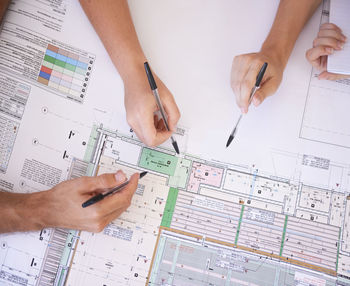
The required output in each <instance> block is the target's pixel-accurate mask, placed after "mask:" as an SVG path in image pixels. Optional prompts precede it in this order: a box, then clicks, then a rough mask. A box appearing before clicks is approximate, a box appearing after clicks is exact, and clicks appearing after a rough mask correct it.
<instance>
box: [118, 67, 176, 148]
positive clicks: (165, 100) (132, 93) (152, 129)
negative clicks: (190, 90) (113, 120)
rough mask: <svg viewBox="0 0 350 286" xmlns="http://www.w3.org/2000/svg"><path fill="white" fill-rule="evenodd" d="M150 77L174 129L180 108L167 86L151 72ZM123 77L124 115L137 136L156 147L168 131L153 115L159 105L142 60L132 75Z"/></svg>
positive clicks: (163, 140) (161, 121)
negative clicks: (152, 78) (155, 85)
mask: <svg viewBox="0 0 350 286" xmlns="http://www.w3.org/2000/svg"><path fill="white" fill-rule="evenodd" d="M153 76H154V79H155V81H156V83H157V87H158V91H159V94H160V98H161V100H162V104H163V107H164V109H165V111H166V114H167V116H168V123H169V128H170V130H174V129H175V128H176V124H177V122H178V120H179V118H180V111H179V109H178V107H177V105H176V102H175V99H174V97H173V95H172V94H171V92H170V91H169V89H168V88H167V87H166V86H165V84H164V83H163V82H162V81H161V80H160V79H159V78H158V77H157V75H156V74H155V73H153ZM123 80H124V89H125V109H126V118H127V121H128V124H129V126H130V127H131V128H132V129H133V130H134V132H135V134H136V135H137V137H138V138H139V139H140V140H141V141H142V142H143V143H145V144H146V145H147V146H150V147H154V146H158V145H160V144H162V143H163V142H165V141H166V140H168V139H169V138H170V136H171V135H172V132H170V131H168V130H166V128H165V125H164V123H163V120H162V119H161V118H158V117H156V116H154V113H155V112H156V111H157V110H159V108H158V105H157V102H156V100H155V98H154V96H153V94H152V90H151V89H150V85H149V82H148V80H147V76H146V73H145V69H144V65H143V62H141V63H140V65H139V66H138V67H137V71H135V75H134V74H133V75H130V76H129V77H125V78H124V79H123Z"/></svg>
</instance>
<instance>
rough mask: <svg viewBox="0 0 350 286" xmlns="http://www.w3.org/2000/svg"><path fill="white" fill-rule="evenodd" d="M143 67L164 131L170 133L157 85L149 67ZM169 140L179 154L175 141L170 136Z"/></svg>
mask: <svg viewBox="0 0 350 286" xmlns="http://www.w3.org/2000/svg"><path fill="white" fill-rule="evenodd" d="M144 66H145V71H146V74H147V78H148V82H149V85H150V86H151V89H152V92H153V95H154V97H155V99H156V101H157V105H158V107H159V110H160V114H161V115H162V118H163V120H164V124H165V127H166V129H167V130H168V131H170V128H169V124H168V119H167V116H166V114H165V110H164V107H163V104H162V102H161V101H160V97H159V94H158V89H157V84H156V82H155V80H154V78H153V75H152V72H151V69H150V67H149V65H148V62H145V63H144ZM170 138H171V144H173V147H174V149H175V151H176V153H177V154H180V151H179V146H178V145H177V142H176V140H175V139H174V137H173V136H171V137H170Z"/></svg>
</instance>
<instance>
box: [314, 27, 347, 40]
mask: <svg viewBox="0 0 350 286" xmlns="http://www.w3.org/2000/svg"><path fill="white" fill-rule="evenodd" d="M317 37H318V38H333V39H336V40H338V41H341V42H345V41H346V37H345V36H344V35H343V34H342V33H341V32H339V31H337V30H326V29H324V30H320V31H319V32H318V34H317Z"/></svg>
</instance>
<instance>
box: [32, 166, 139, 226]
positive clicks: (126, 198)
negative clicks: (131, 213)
mask: <svg viewBox="0 0 350 286" xmlns="http://www.w3.org/2000/svg"><path fill="white" fill-rule="evenodd" d="M138 178H139V175H138V174H134V175H132V176H131V178H130V182H129V184H128V185H127V186H126V187H125V188H124V189H122V190H121V191H120V192H118V193H116V194H113V195H111V196H108V197H106V198H104V199H103V200H102V201H100V202H98V203H95V204H93V205H91V206H89V207H86V208H83V207H82V206H81V205H82V203H83V202H85V201H87V200H88V199H90V198H91V197H92V196H94V195H96V194H98V193H100V192H104V191H105V189H106V188H113V187H115V186H117V185H120V184H121V183H123V182H125V180H126V176H125V174H124V173H123V172H122V171H118V172H117V173H116V174H103V175H100V176H97V177H80V178H77V179H73V180H69V181H65V182H62V183H60V184H58V185H57V186H55V187H54V188H52V189H51V190H49V191H46V192H39V193H37V194H38V195H44V197H45V204H44V205H43V206H42V213H41V215H40V216H41V217H42V219H43V225H44V226H45V227H62V228H68V229H79V230H87V231H91V232H100V231H102V230H103V229H104V228H105V227H106V226H107V224H108V223H110V222H111V221H112V220H114V219H115V218H117V217H118V216H120V214H121V213H122V212H124V211H125V210H126V209H127V208H128V207H129V206H130V203H131V199H132V196H133V194H134V192H135V191H136V188H137V184H138ZM40 193H41V194H40Z"/></svg>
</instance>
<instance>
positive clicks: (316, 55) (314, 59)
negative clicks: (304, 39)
mask: <svg viewBox="0 0 350 286" xmlns="http://www.w3.org/2000/svg"><path fill="white" fill-rule="evenodd" d="M333 52H334V49H333V48H331V47H326V46H319V47H315V48H312V49H309V50H307V51H306V58H307V60H308V61H309V62H310V63H311V64H312V66H313V67H315V68H317V69H320V68H321V66H322V65H321V57H322V56H328V55H331V54H333Z"/></svg>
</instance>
